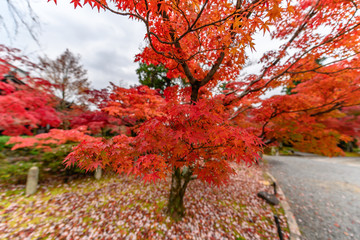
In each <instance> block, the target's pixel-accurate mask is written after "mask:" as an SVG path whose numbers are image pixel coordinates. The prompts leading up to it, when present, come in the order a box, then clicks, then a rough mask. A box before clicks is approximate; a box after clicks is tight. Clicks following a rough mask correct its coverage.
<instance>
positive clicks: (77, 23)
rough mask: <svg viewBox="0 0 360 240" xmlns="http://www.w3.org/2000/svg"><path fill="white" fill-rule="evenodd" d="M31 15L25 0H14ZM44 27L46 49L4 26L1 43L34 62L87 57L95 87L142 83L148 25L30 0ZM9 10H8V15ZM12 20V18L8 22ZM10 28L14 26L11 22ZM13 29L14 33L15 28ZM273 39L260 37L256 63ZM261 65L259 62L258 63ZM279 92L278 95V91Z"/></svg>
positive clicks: (62, 1)
mask: <svg viewBox="0 0 360 240" xmlns="http://www.w3.org/2000/svg"><path fill="white" fill-rule="evenodd" d="M11 1H12V2H15V3H18V4H17V5H18V7H19V8H20V9H23V11H24V12H27V11H26V5H25V4H24V2H25V1H24V0H11ZM29 1H30V3H31V6H32V8H33V10H34V12H35V13H36V14H37V15H38V17H39V21H40V23H41V31H40V34H39V37H38V39H39V42H40V46H39V45H38V44H36V42H35V41H34V40H33V39H32V38H31V37H30V35H29V34H28V33H27V32H26V31H25V29H24V28H20V29H19V34H17V35H16V36H14V34H13V33H12V34H10V37H9V36H8V35H7V34H6V32H5V31H4V29H1V27H2V26H0V44H1V43H3V44H5V45H8V46H11V47H16V48H19V49H21V50H23V52H24V54H25V55H27V56H29V57H30V58H32V59H37V56H39V55H40V56H44V55H45V54H46V55H47V56H48V57H50V58H51V59H55V58H56V57H57V56H59V55H60V54H62V53H63V52H64V51H65V49H66V48H68V49H69V50H70V51H71V52H73V53H74V54H80V55H81V62H82V64H83V65H84V68H85V69H87V70H88V77H89V80H90V82H91V83H92V86H93V87H95V88H97V89H100V88H105V87H107V86H108V85H109V82H114V83H115V84H119V83H120V84H121V85H122V86H125V87H128V86H130V85H134V84H138V77H137V75H136V72H135V70H136V69H137V67H138V63H134V59H135V55H136V54H137V53H139V52H140V49H141V48H142V47H144V46H145V41H144V36H145V28H144V26H143V24H142V23H140V22H137V21H134V20H129V19H127V18H126V17H123V16H119V15H115V14H112V13H109V12H104V11H101V12H100V13H98V11H97V10H96V9H94V10H93V9H91V7H89V6H88V5H87V6H86V7H83V8H77V9H74V7H73V5H72V4H70V2H71V1H70V0H58V1H57V2H58V3H57V5H55V3H54V2H53V0H51V1H50V2H47V1H48V0H29ZM6 6H7V5H6V4H5V1H4V0H0V11H1V14H0V15H3V16H5V18H8V20H9V19H11V18H10V17H9V15H7V8H6ZM3 10H5V11H3ZM5 20H6V19H5ZM7 26H10V27H11V26H13V24H12V22H11V21H7ZM10 27H9V31H10V32H11V31H12V32H14V29H10ZM270 41H271V40H270V39H269V37H268V36H267V37H264V36H262V34H258V35H257V36H256V42H255V43H256V49H257V51H256V52H250V51H249V56H250V58H251V59H258V58H259V57H261V55H262V53H263V52H264V51H266V50H269V46H270V47H271V46H273V47H274V45H273V44H269V43H270ZM255 62H256V61H255ZM259 70H260V68H259V65H256V64H255V65H253V66H250V67H249V68H247V69H245V71H246V72H248V73H257V72H258V71H259ZM278 92H279V91H276V93H278Z"/></svg>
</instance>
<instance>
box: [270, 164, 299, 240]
mask: <svg viewBox="0 0 360 240" xmlns="http://www.w3.org/2000/svg"><path fill="white" fill-rule="evenodd" d="M265 173H266V175H268V176H269V178H271V181H273V182H275V183H276V186H277V188H276V190H277V193H278V194H279V196H280V199H279V200H280V202H281V205H282V207H283V209H284V211H285V217H286V220H287V223H288V226H289V230H290V240H301V233H300V229H299V226H298V224H297V222H296V219H295V216H294V214H293V213H292V211H291V208H290V205H289V203H288V201H287V198H286V196H285V194H284V192H283V190H282V189H281V187H280V186H279V185H278V183H277V181H276V179H275V178H274V176H273V175H271V174H270V173H269V172H268V171H266V172H265Z"/></svg>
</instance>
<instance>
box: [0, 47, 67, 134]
mask: <svg viewBox="0 0 360 240" xmlns="http://www.w3.org/2000/svg"><path fill="white" fill-rule="evenodd" d="M0 51H1V52H2V53H3V54H4V53H5V55H6V57H4V58H3V57H0V131H1V133H2V134H5V135H12V136H16V135H20V134H28V135H32V130H34V129H37V128H39V127H46V126H50V127H58V126H59V125H60V123H61V120H60V118H59V114H58V113H57V112H56V111H55V108H54V106H55V100H54V98H53V96H52V95H51V94H49V93H47V92H46V91H43V88H44V86H47V85H49V83H48V82H47V81H45V80H43V79H40V78H34V77H31V76H30V75H28V74H23V73H22V72H21V71H20V70H17V69H16V67H15V66H13V65H11V64H10V63H9V62H8V60H18V61H20V62H23V63H29V61H28V60H27V59H24V58H23V57H21V56H20V57H19V56H16V55H17V53H18V51H17V50H16V49H11V48H7V47H5V46H1V45H0ZM31 65H32V64H31Z"/></svg>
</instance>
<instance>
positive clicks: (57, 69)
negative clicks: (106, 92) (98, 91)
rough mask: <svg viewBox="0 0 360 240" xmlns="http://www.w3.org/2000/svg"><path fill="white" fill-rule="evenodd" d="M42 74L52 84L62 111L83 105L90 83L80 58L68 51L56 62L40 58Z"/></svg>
mask: <svg viewBox="0 0 360 240" xmlns="http://www.w3.org/2000/svg"><path fill="white" fill-rule="evenodd" d="M39 68H40V69H41V72H40V74H41V75H42V77H43V78H44V79H46V80H48V81H49V82H50V83H51V84H52V87H51V90H52V91H53V93H54V95H55V96H57V97H58V98H59V100H60V101H59V102H60V103H59V106H58V108H59V109H60V110H65V109H66V108H69V107H70V106H71V105H72V104H73V103H75V104H78V105H79V104H80V105H81V104H83V103H84V102H85V100H86V97H87V93H86V91H87V90H88V88H89V86H90V83H89V82H88V79H87V71H86V70H85V69H84V68H83V66H82V65H81V64H80V56H75V55H74V54H73V53H71V52H70V50H69V49H66V50H65V52H64V53H63V54H61V55H60V56H59V57H57V58H56V59H55V60H51V59H49V58H48V57H39Z"/></svg>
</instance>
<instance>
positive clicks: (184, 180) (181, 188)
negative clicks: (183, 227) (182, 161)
mask: <svg viewBox="0 0 360 240" xmlns="http://www.w3.org/2000/svg"><path fill="white" fill-rule="evenodd" d="M191 175H192V172H191V171H189V169H188V168H186V167H184V169H183V170H182V171H181V170H180V169H179V168H176V167H174V171H173V173H172V179H171V189H170V196H169V202H168V205H167V213H168V214H169V216H170V217H171V218H172V219H174V220H175V221H179V220H181V219H182V218H183V217H184V216H185V207H184V196H185V191H186V188H187V186H188V184H189V182H190V180H191Z"/></svg>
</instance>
